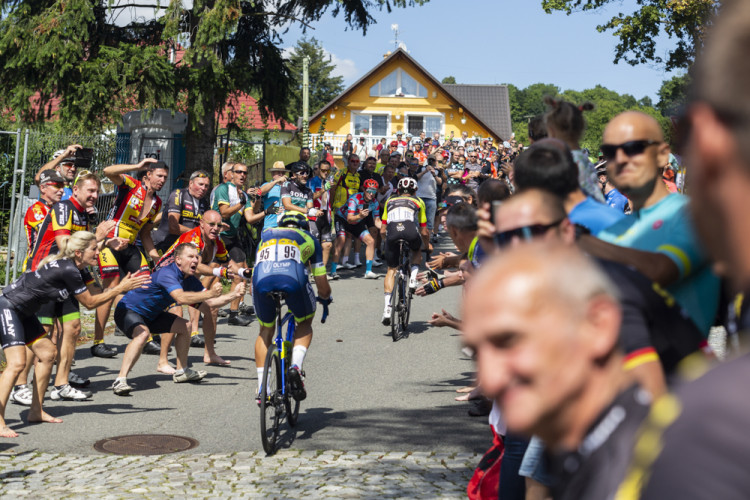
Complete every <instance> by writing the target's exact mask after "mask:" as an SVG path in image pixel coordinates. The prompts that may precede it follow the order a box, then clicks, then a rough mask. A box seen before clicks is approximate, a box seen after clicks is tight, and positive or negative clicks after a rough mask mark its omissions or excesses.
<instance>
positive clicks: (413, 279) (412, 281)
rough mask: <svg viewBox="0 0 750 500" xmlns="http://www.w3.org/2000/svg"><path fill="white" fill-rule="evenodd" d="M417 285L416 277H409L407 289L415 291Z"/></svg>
mask: <svg viewBox="0 0 750 500" xmlns="http://www.w3.org/2000/svg"><path fill="white" fill-rule="evenodd" d="M417 285H418V283H417V277H416V276H413V277H412V276H410V277H409V288H411V291H412V292H413V291H414V290H416V289H417Z"/></svg>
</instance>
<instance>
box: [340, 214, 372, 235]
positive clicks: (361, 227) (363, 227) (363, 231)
mask: <svg viewBox="0 0 750 500" xmlns="http://www.w3.org/2000/svg"><path fill="white" fill-rule="evenodd" d="M366 220H367V219H364V220H361V221H359V222H357V223H356V224H349V222H347V221H346V219H344V218H343V217H340V216H338V215H337V216H336V218H335V221H334V223H335V225H336V236H337V237H342V236H346V233H349V234H351V235H352V236H354V237H355V238H359V239H360V240H364V238H365V236H367V235H368V234H370V231H368V230H367V224H366V223H365V221H366Z"/></svg>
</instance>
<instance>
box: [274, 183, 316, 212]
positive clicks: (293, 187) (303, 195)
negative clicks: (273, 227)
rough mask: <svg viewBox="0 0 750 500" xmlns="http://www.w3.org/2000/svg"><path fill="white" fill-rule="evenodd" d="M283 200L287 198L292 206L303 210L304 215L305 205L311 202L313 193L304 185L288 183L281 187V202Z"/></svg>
mask: <svg viewBox="0 0 750 500" xmlns="http://www.w3.org/2000/svg"><path fill="white" fill-rule="evenodd" d="M284 198H289V199H290V200H291V202H292V205H294V206H295V207H299V208H302V209H304V210H305V213H307V204H308V203H311V202H312V200H313V192H312V190H311V189H310V188H309V187H307V186H306V185H304V184H298V183H297V182H295V181H289V182H285V183H284V185H283V186H281V199H282V200H283V199H284ZM282 206H283V205H282Z"/></svg>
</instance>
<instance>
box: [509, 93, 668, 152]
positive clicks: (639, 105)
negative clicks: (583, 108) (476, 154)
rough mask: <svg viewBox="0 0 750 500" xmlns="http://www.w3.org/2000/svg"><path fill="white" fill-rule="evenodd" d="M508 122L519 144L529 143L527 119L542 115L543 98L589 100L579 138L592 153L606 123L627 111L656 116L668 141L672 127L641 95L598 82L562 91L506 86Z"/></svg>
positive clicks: (583, 146) (576, 101)
mask: <svg viewBox="0 0 750 500" xmlns="http://www.w3.org/2000/svg"><path fill="white" fill-rule="evenodd" d="M508 91H509V98H510V109H511V121H512V123H513V132H515V134H516V140H517V141H518V142H520V143H521V144H524V145H526V144H528V141H529V135H528V122H529V118H532V117H534V116H537V115H540V114H543V113H544V112H545V111H546V110H547V106H546V105H545V104H544V97H545V96H550V97H556V98H562V99H565V100H566V101H569V102H572V103H574V104H583V103H584V102H590V103H592V104H594V109H593V110H591V111H587V112H585V113H584V118H585V120H586V130H585V131H584V134H583V137H582V138H581V147H582V148H588V149H589V151H590V152H591V153H592V155H595V154H596V152H597V151H599V145H600V144H601V138H602V133H603V132H604V127H605V126H606V125H607V123H608V122H609V121H610V120H611V119H612V118H613V117H614V116H615V115H617V114H619V113H622V112H623V111H627V110H639V111H643V112H644V113H647V114H649V115H651V116H653V117H654V118H656V119H657V121H658V122H659V124H660V125H661V127H662V130H663V131H664V135H665V137H666V138H667V140H668V141H669V140H670V137H671V131H672V126H671V122H670V120H669V118H667V117H665V116H663V115H662V114H661V113H660V112H659V110H658V109H656V108H654V107H653V106H651V104H650V102H651V100H650V99H648V98H643V99H641V100H636V98H635V97H633V96H631V95H629V94H618V93H617V92H615V91H613V90H609V89H608V88H606V87H602V86H601V85H597V86H596V87H594V88H590V89H586V90H583V91H576V90H565V91H561V90H560V88H559V87H557V86H555V85H552V84H544V83H535V84H533V85H530V86H528V87H526V88H525V89H519V88H517V87H516V86H515V85H512V84H509V85H508Z"/></svg>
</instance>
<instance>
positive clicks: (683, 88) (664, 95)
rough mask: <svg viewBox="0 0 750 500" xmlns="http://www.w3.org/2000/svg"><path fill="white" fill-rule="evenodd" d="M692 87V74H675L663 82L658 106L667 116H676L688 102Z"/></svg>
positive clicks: (658, 93)
mask: <svg viewBox="0 0 750 500" xmlns="http://www.w3.org/2000/svg"><path fill="white" fill-rule="evenodd" d="M689 87H690V75H688V74H687V73H685V74H684V75H679V76H673V77H672V78H670V79H669V80H665V81H664V82H662V84H661V87H660V88H659V92H657V95H658V96H659V102H658V103H657V104H656V108H657V109H658V110H659V111H660V112H661V114H662V115H664V116H666V117H670V116H676V115H678V114H679V112H680V108H682V107H683V106H684V105H685V103H686V102H687V91H688V88H689Z"/></svg>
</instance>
